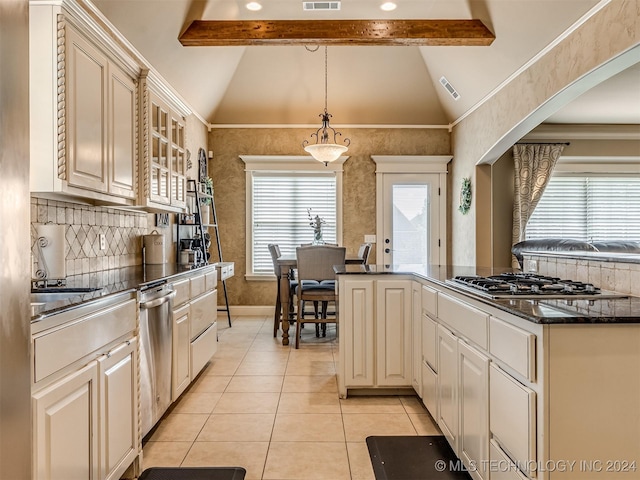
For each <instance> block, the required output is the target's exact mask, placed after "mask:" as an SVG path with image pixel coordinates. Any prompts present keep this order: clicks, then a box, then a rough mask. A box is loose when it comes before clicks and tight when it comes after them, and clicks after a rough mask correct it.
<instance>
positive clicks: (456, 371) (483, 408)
mask: <svg viewBox="0 0 640 480" xmlns="http://www.w3.org/2000/svg"><path fill="white" fill-rule="evenodd" d="M437 338H438V375H437V392H438V395H437V398H438V404H437V407H436V412H437V416H436V418H437V421H438V425H439V426H440V429H441V430H442V433H443V434H444V435H445V437H447V440H448V441H449V443H450V444H451V446H452V447H453V449H454V450H455V451H456V452H457V453H458V456H459V457H460V459H461V460H462V461H463V463H464V464H465V466H466V467H467V468H468V469H469V473H470V475H471V476H472V477H473V478H474V479H475V480H483V479H485V478H487V475H486V466H487V464H486V459H487V458H489V411H488V409H489V407H488V405H489V358H488V357H486V356H484V355H483V354H482V353H480V352H479V351H478V350H476V349H475V348H473V347H471V346H470V345H468V344H467V343H466V342H465V341H464V340H462V339H459V338H457V337H456V336H455V335H454V334H453V333H452V332H450V331H449V330H448V329H447V328H445V327H443V326H442V325H438V333H437ZM425 367H426V368H429V365H428V364H425ZM428 373H429V371H427V374H428ZM432 413H433V411H432Z"/></svg>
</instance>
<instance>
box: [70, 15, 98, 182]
mask: <svg viewBox="0 0 640 480" xmlns="http://www.w3.org/2000/svg"><path fill="white" fill-rule="evenodd" d="M66 30H67V34H66V65H67V74H66V116H67V118H66V122H65V123H66V135H67V136H66V150H67V162H66V165H67V167H66V179H67V182H68V183H69V185H72V186H76V187H81V188H87V189H91V190H95V191H98V192H104V193H106V192H107V141H106V138H107V115H106V108H107V105H106V99H107V88H108V87H107V68H108V60H107V57H106V56H105V55H103V54H102V53H101V52H100V51H99V50H98V49H96V48H95V47H94V46H93V45H92V44H91V43H90V42H88V41H87V40H85V39H84V38H83V37H82V36H80V35H79V34H78V33H77V32H76V31H75V30H74V29H73V28H72V27H71V26H70V25H67V26H66Z"/></svg>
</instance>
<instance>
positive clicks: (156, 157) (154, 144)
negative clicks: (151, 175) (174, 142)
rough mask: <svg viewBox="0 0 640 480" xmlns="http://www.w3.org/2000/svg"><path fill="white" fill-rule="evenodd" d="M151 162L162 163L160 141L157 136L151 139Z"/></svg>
mask: <svg viewBox="0 0 640 480" xmlns="http://www.w3.org/2000/svg"><path fill="white" fill-rule="evenodd" d="M151 161H152V162H153V163H160V139H159V138H158V137H156V136H154V137H153V138H152V139H151Z"/></svg>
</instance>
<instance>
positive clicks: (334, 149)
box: [302, 46, 351, 166]
mask: <svg viewBox="0 0 640 480" xmlns="http://www.w3.org/2000/svg"><path fill="white" fill-rule="evenodd" d="M319 116H320V118H322V126H321V127H320V128H319V129H318V130H316V132H315V133H312V134H311V137H312V138H313V137H315V139H316V143H315V144H310V143H309V140H305V141H304V142H302V146H303V147H304V150H305V152H307V153H309V154H311V156H312V157H313V158H315V159H316V160H318V161H319V162H322V163H324V165H325V166H327V165H328V164H329V162H333V161H335V160H337V159H338V158H340V155H342V154H343V153H344V152H346V151H347V147H348V146H349V145H350V144H351V140H349V139H348V138H345V139H344V145H338V144H337V143H336V135H339V136H342V133H340V132H336V130H335V129H334V128H332V127H331V125H329V119H330V118H331V114H330V113H329V112H327V47H326V46H325V47H324V113H321V114H320V115H319ZM331 136H333V143H329V142H330V140H331Z"/></svg>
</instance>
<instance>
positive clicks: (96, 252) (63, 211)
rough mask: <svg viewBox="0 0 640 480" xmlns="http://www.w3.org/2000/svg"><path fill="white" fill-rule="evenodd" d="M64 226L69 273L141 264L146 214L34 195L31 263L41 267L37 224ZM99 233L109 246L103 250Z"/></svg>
mask: <svg viewBox="0 0 640 480" xmlns="http://www.w3.org/2000/svg"><path fill="white" fill-rule="evenodd" d="M40 223H53V224H56V225H65V243H66V245H65V256H66V258H65V264H66V270H67V276H69V275H78V274H89V273H93V272H97V271H102V270H107V269H110V268H119V267H129V266H132V265H140V264H142V235H146V234H147V233H148V232H147V214H146V213H144V212H140V213H137V212H131V211H124V210H117V209H114V208H107V207H93V206H91V205H78V204H75V203H68V202H60V201H55V200H48V199H45V198H37V197H31V263H32V266H33V270H32V272H36V271H37V270H38V249H37V247H36V228H35V225H36V224H40ZM100 234H103V235H104V236H105V239H106V243H107V248H106V249H105V250H100Z"/></svg>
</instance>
